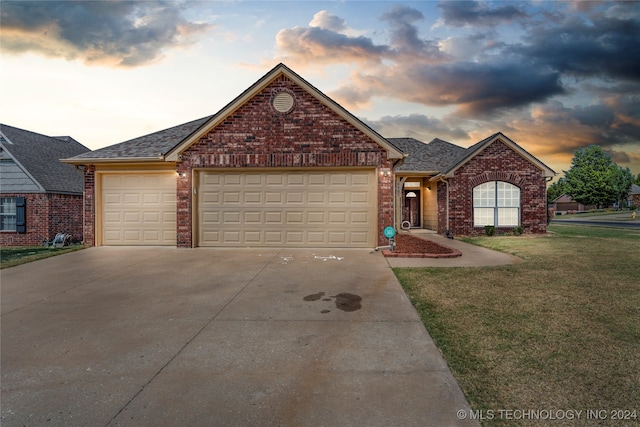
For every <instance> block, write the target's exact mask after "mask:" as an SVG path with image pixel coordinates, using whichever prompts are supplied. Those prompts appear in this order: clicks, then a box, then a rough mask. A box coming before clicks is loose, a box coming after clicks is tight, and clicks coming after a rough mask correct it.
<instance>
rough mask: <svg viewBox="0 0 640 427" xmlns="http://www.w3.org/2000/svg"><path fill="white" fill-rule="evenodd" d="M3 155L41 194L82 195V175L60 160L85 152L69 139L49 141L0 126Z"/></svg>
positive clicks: (85, 148)
mask: <svg viewBox="0 0 640 427" xmlns="http://www.w3.org/2000/svg"><path fill="white" fill-rule="evenodd" d="M0 132H1V135H2V141H1V142H0V144H1V145H2V149H3V151H6V152H7V153H9V156H10V157H11V158H12V159H13V161H14V162H15V164H16V165H17V166H18V167H19V168H20V169H21V170H22V171H23V172H24V173H25V174H26V175H27V176H28V177H29V178H31V179H32V180H33V182H34V183H35V184H36V185H37V186H38V187H39V188H40V191H43V192H54V193H74V194H82V191H83V189H84V185H83V177H82V172H80V171H78V170H76V169H75V168H74V167H73V166H71V165H67V164H64V163H62V162H61V161H60V159H63V158H67V157H72V156H76V155H78V154H81V153H85V152H87V151H89V149H88V148H87V147H85V146H84V145H82V144H80V143H79V142H78V141H76V140H74V139H73V138H71V137H51V136H46V135H42V134H39V133H35V132H31V131H28V130H24V129H19V128H16V127H13V126H8V125H4V124H0Z"/></svg>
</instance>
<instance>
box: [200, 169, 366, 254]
mask: <svg viewBox="0 0 640 427" xmlns="http://www.w3.org/2000/svg"><path fill="white" fill-rule="evenodd" d="M375 178H376V176H375V172H374V171H373V170H360V171H323V172H307V171H268V172H266V171H265V172H247V171H244V172H208V171H206V172H204V171H203V172H200V173H199V179H198V188H197V192H198V244H199V246H276V247H277V246H292V247H321V246H329V247H371V246H375V227H376V223H377V221H376V219H377V218H376V206H377V191H376V188H377V182H376V179H375Z"/></svg>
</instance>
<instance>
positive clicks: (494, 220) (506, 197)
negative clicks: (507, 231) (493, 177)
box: [473, 181, 520, 227]
mask: <svg viewBox="0 0 640 427" xmlns="http://www.w3.org/2000/svg"><path fill="white" fill-rule="evenodd" d="M485 225H493V226H496V227H517V226H518V225H520V189H519V188H518V187H516V186H515V185H512V184H509V183H508V182H502V181H491V182H485V183H484V184H480V185H478V186H477V187H475V188H474V189H473V226H474V227H484V226H485Z"/></svg>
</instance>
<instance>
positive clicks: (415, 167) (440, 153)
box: [387, 138, 466, 172]
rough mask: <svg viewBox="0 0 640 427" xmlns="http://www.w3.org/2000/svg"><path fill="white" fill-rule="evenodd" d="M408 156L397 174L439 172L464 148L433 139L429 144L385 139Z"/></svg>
mask: <svg viewBox="0 0 640 427" xmlns="http://www.w3.org/2000/svg"><path fill="white" fill-rule="evenodd" d="M387 139H388V140H389V141H390V142H391V143H393V144H394V145H396V146H398V147H399V148H400V149H401V150H402V151H403V152H404V153H406V154H408V157H407V158H406V159H405V161H404V163H403V164H402V165H400V166H399V167H398V168H397V169H396V170H397V171H399V172H440V171H442V170H444V169H446V168H447V167H448V166H449V165H451V164H452V163H453V162H454V161H455V160H456V159H458V158H459V157H460V156H461V155H464V153H465V152H466V149H465V148H462V147H460V146H457V145H455V144H451V143H450V142H447V141H443V140H441V139H438V138H435V139H433V140H432V141H431V142H429V143H424V142H422V141H418V140H417V139H414V138H387Z"/></svg>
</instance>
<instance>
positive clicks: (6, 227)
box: [0, 197, 16, 231]
mask: <svg viewBox="0 0 640 427" xmlns="http://www.w3.org/2000/svg"><path fill="white" fill-rule="evenodd" d="M0 231H16V198H15V197H0Z"/></svg>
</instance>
